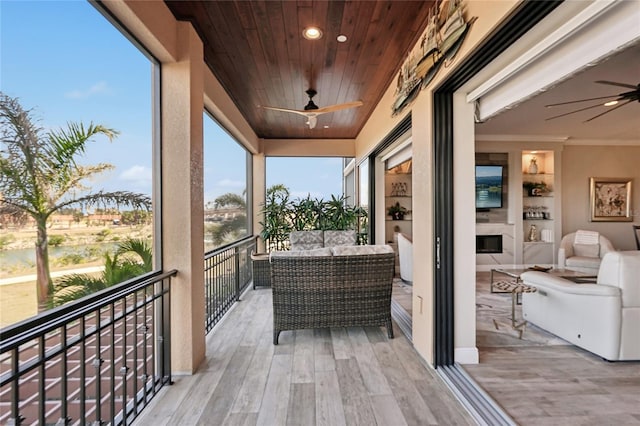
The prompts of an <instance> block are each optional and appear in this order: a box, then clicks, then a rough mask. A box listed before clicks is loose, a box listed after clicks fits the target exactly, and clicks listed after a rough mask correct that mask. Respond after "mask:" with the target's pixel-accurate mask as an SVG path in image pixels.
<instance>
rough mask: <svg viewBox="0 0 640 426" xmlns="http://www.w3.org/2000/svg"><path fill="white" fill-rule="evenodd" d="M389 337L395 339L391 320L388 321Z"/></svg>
mask: <svg viewBox="0 0 640 426" xmlns="http://www.w3.org/2000/svg"><path fill="white" fill-rule="evenodd" d="M387 337H389V339H393V325H392V324H391V320H388V321H387Z"/></svg>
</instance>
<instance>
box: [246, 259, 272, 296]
mask: <svg viewBox="0 0 640 426" xmlns="http://www.w3.org/2000/svg"><path fill="white" fill-rule="evenodd" d="M251 268H252V272H253V289H254V290H255V289H256V286H260V287H271V264H270V263H269V253H251Z"/></svg>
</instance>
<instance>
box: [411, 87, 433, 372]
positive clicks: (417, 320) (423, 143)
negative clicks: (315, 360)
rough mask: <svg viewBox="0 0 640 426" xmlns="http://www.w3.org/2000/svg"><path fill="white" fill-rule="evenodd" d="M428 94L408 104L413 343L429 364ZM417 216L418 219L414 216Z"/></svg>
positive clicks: (430, 129)
mask: <svg viewBox="0 0 640 426" xmlns="http://www.w3.org/2000/svg"><path fill="white" fill-rule="evenodd" d="M430 99H432V95H431V94H430V93H428V92H423V94H422V95H421V96H420V98H418V99H417V100H416V102H415V103H414V104H413V106H412V112H411V113H412V120H411V137H412V146H411V149H412V153H413V173H412V175H411V179H412V182H411V190H412V195H413V198H412V207H413V212H412V213H411V215H412V217H413V303H412V307H413V314H412V316H411V319H412V334H413V345H414V346H415V348H416V350H417V351H418V353H419V354H420V355H421V356H422V357H423V358H424V359H425V360H426V361H427V362H428V363H429V364H433V361H434V357H433V354H434V309H433V306H434V282H433V273H434V272H433V268H434V265H433V258H434V253H433V240H434V231H433V155H432V152H433V140H432V137H431V135H432V134H433V126H432V122H431V120H427V119H425V118H424V117H432V109H431V106H432V104H431V102H430ZM418 218H419V219H418Z"/></svg>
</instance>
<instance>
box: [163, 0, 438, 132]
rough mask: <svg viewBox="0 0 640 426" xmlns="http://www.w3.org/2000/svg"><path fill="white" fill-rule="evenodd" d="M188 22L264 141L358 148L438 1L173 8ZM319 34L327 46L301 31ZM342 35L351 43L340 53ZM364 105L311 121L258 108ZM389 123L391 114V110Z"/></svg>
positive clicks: (182, 4) (313, 0) (185, 4)
mask: <svg viewBox="0 0 640 426" xmlns="http://www.w3.org/2000/svg"><path fill="white" fill-rule="evenodd" d="M165 3H166V4H167V6H168V7H169V9H170V10H171V12H172V13H173V14H174V16H175V17H176V19H179V20H189V21H191V22H192V23H193V25H194V27H195V29H196V31H197V32H198V34H199V35H200V37H201V38H202V40H203V42H204V58H205V61H206V63H207V65H208V66H209V68H210V69H211V71H212V72H213V73H214V75H215V76H216V77H217V78H218V80H219V81H220V83H221V84H222V85H223V87H224V88H225V90H226V91H227V93H228V94H229V95H230V96H231V98H232V99H233V101H234V102H235V104H236V105H237V107H238V109H239V110H240V111H241V113H242V114H243V115H244V117H245V118H246V120H247V121H248V122H249V124H250V125H251V127H252V128H253V129H254V131H255V132H256V134H257V135H258V136H259V137H261V138H266V139H269V138H283V139H291V138H295V139H307V138H323V139H336V138H354V137H356V136H357V134H358V133H359V131H360V130H361V129H362V127H363V126H364V124H365V122H366V120H367V118H368V117H369V116H370V115H371V112H372V110H373V109H374V108H375V106H376V105H377V104H378V102H379V101H380V99H381V97H382V95H383V94H384V91H385V89H386V88H387V87H388V86H389V85H390V84H391V83H392V81H393V80H394V78H395V77H396V75H397V74H396V72H397V70H398V69H399V68H400V65H401V64H402V62H403V61H404V59H405V58H406V55H407V53H408V52H409V50H410V49H411V47H412V46H413V45H414V44H415V43H416V42H417V40H418V38H419V37H420V35H421V34H422V32H423V31H424V28H425V26H426V23H427V15H428V12H429V8H430V7H431V6H432V3H433V2H432V1H395V0H387V1H342V0H339V1H326V0H323V1H318V0H306V1H302V0H300V1H286V0H285V1H271V0H269V1H239V0H233V1H202V0H197V1H169V0H167V1H165ZM309 26H316V27H318V28H320V29H321V30H322V31H323V33H324V35H323V37H322V38H321V39H320V40H314V41H311V40H307V39H305V38H303V37H302V31H303V29H304V28H306V27H309ZM338 35H345V36H347V41H346V42H344V43H339V42H338V41H337V40H336V37H337V36H338ZM309 88H313V89H315V90H317V92H318V94H317V95H316V96H315V97H314V99H313V100H314V102H315V103H316V104H317V105H318V106H319V107H321V108H322V107H325V106H329V105H334V104H340V103H345V102H351V101H356V100H360V101H362V102H364V105H363V106H362V107H359V108H353V109H347V110H342V111H338V112H334V113H329V114H324V115H321V116H319V117H318V125H317V126H316V128H314V129H309V127H308V126H307V125H306V124H305V122H306V118H305V117H303V116H300V115H296V114H290V113H285V112H280V111H270V110H265V109H263V108H259V106H261V105H264V106H275V107H281V108H288V109H298V110H302V109H303V108H304V106H305V105H306V103H307V102H308V98H307V95H306V94H305V91H306V90H307V89H309ZM388 107H389V114H391V105H389V106H388Z"/></svg>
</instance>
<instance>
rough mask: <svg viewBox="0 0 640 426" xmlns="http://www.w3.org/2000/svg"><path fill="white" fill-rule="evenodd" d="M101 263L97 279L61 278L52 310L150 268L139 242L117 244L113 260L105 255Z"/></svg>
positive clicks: (146, 250)
mask: <svg viewBox="0 0 640 426" xmlns="http://www.w3.org/2000/svg"><path fill="white" fill-rule="evenodd" d="M104 260H105V262H104V271H103V272H102V275H101V276H100V277H92V276H91V275H88V274H69V275H65V276H63V277H62V278H61V279H60V280H59V281H58V282H57V283H56V284H55V286H54V290H55V291H54V293H53V306H60V305H63V304H65V303H68V302H71V301H73V300H76V299H79V298H81V297H84V296H87V295H89V294H92V293H95V292H96V291H100V290H103V289H105V288H108V287H111V286H113V285H116V284H120V283H122V282H124V281H126V280H128V279H131V278H134V277H137V276H139V275H142V274H144V273H145V272H149V271H151V269H152V268H153V252H152V249H151V246H150V245H149V244H148V243H147V242H146V241H144V240H139V239H128V240H125V241H123V242H121V243H119V244H118V248H117V249H116V252H115V253H114V255H113V257H111V256H110V255H109V253H106V254H105V255H104Z"/></svg>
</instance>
